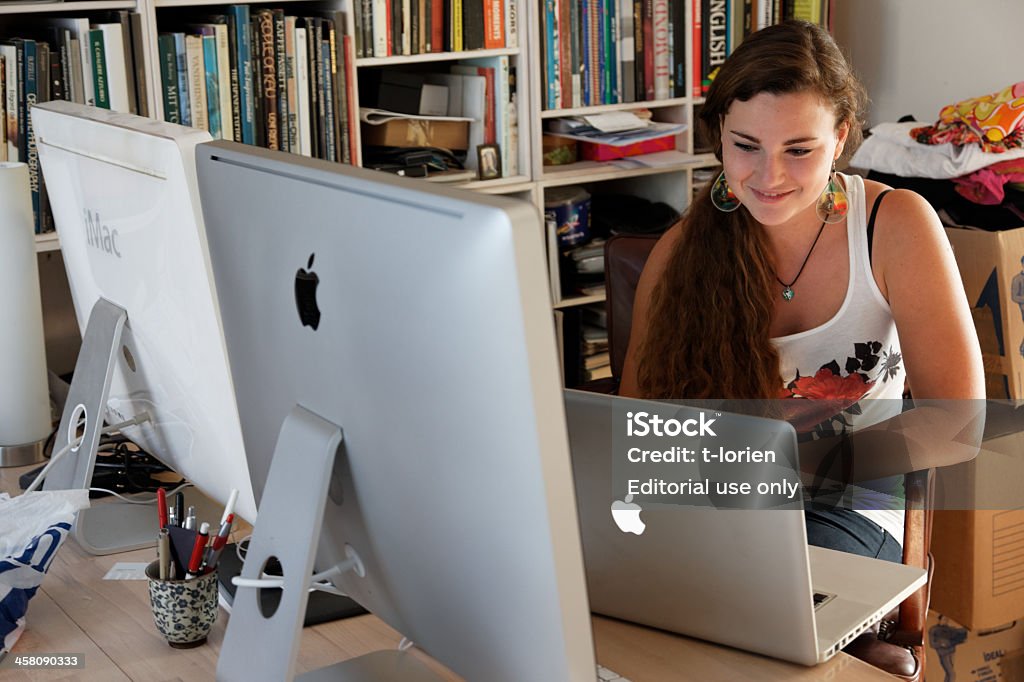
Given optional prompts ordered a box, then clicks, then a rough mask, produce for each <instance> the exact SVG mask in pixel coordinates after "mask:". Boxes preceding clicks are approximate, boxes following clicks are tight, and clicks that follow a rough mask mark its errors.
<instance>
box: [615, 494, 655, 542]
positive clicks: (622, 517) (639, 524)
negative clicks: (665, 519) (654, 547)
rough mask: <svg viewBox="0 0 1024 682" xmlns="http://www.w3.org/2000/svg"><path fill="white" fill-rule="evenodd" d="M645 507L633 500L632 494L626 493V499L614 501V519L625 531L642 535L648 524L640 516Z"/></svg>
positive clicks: (620, 528)
mask: <svg viewBox="0 0 1024 682" xmlns="http://www.w3.org/2000/svg"><path fill="white" fill-rule="evenodd" d="M641 511H643V508H642V507H641V506H640V505H639V504H635V503H634V502H633V496H632V495H626V498H625V499H624V500H615V501H614V502H612V520H613V521H615V525H616V526H618V527H619V530H621V531H622V532H623V533H633V534H635V535H642V534H643V532H644V529H645V528H647V524H645V523H644V522H643V519H641V518H640V512H641Z"/></svg>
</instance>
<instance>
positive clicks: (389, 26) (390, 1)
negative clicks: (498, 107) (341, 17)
mask: <svg viewBox="0 0 1024 682" xmlns="http://www.w3.org/2000/svg"><path fill="white" fill-rule="evenodd" d="M354 5H355V9H354V11H355V15H356V26H357V27H358V29H357V31H356V53H357V54H358V55H359V56H360V57H391V56H396V55H413V54H425V53H428V52H461V51H463V50H482V49H487V50H491V49H501V48H506V47H508V48H511V47H516V46H517V45H518V33H519V28H518V20H517V13H516V0H511V1H510V2H505V1H504V0H355V3H354Z"/></svg>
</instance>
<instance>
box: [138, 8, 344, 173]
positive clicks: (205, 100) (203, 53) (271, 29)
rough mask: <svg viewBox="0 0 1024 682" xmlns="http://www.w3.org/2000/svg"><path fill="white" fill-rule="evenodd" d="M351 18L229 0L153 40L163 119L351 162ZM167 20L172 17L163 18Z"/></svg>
mask: <svg viewBox="0 0 1024 682" xmlns="http://www.w3.org/2000/svg"><path fill="white" fill-rule="evenodd" d="M351 21H352V17H351V16H350V15H349V14H347V13H345V12H341V11H327V12H318V13H315V14H313V15H307V16H301V17H300V16H290V15H286V14H285V13H284V10H281V9H269V8H259V9H250V7H249V6H248V5H230V6H228V7H227V8H226V9H225V11H224V13H223V14H202V15H198V14H197V15H194V16H191V17H187V18H181V17H179V18H177V20H176V21H175V22H174V24H175V25H174V26H167V27H168V28H172V29H173V30H169V31H163V32H161V33H160V35H159V37H158V47H159V59H160V85H161V97H162V100H163V109H164V119H165V120H167V121H170V122H172V123H180V124H182V125H189V126H193V127H195V128H202V129H203V130H208V131H209V132H210V134H211V135H212V136H213V137H217V138H223V139H227V140H235V141H236V142H243V143H245V144H254V145H258V146H261V147H266V148H268V149H278V150H282V151H288V152H293V153H296V154H302V155H304V156H311V157H316V158H320V159H326V160H329V161H339V162H342V163H358V159H359V150H358V149H357V145H356V144H355V138H356V136H355V135H353V134H352V131H353V129H354V128H355V126H356V125H358V121H357V118H356V117H357V112H356V111H355V107H352V106H349V102H350V101H353V99H354V95H353V93H354V84H355V73H354V71H355V45H354V42H353V38H352V33H353V31H354V29H353V27H352V24H351ZM162 23H163V24H164V25H165V26H166V25H167V24H169V23H170V22H162Z"/></svg>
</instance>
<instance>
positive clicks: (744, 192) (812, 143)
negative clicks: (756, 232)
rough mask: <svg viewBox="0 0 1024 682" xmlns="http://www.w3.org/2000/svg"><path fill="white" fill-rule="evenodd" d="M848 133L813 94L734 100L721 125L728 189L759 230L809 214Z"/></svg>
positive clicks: (761, 94)
mask: <svg viewBox="0 0 1024 682" xmlns="http://www.w3.org/2000/svg"><path fill="white" fill-rule="evenodd" d="M848 130H849V127H848V125H847V124H845V123H844V124H842V125H840V126H839V127H838V129H837V126H836V116H835V113H834V112H833V111H832V109H831V107H829V106H828V105H827V104H826V103H824V102H823V101H822V100H821V98H820V97H818V95H817V94H815V93H813V92H798V93H787V94H782V95H775V94H771V93H767V92H762V93H759V94H757V95H754V96H753V97H751V98H750V99H749V100H747V101H745V102H743V101H740V100H734V101H733V102H732V104H731V105H730V106H729V110H728V112H726V115H725V116H724V118H723V120H722V164H723V167H724V168H725V177H726V179H727V180H728V182H729V187H730V188H731V189H732V191H733V192H734V193H735V194H736V196H737V197H738V198H739V200H740V201H741V202H742V203H743V205H744V206H746V207H747V210H749V211H750V213H751V215H753V216H754V219H755V220H757V221H758V222H759V223H761V224H762V225H766V226H770V225H780V224H783V223H786V222H789V221H790V220H793V219H796V220H800V219H801V217H802V216H805V215H808V214H813V213H814V204H815V202H816V201H817V199H818V196H819V195H820V194H821V192H822V190H824V189H825V185H826V184H827V183H828V177H829V171H830V170H831V169H832V163H833V161H834V160H835V159H836V158H838V157H839V155H840V154H841V153H842V151H843V144H844V143H845V141H846V136H847V132H848Z"/></svg>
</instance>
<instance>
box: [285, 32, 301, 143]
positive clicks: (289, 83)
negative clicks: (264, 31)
mask: <svg viewBox="0 0 1024 682" xmlns="http://www.w3.org/2000/svg"><path fill="white" fill-rule="evenodd" d="M295 26H296V18H295V17H291V16H287V17H285V18H284V52H285V59H284V61H285V97H286V99H287V100H288V109H287V111H288V119H287V121H286V125H287V126H288V151H290V152H294V153H296V154H298V153H299V112H298V106H299V103H298V98H299V91H298V79H297V74H296V71H295V56H296V51H295Z"/></svg>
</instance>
